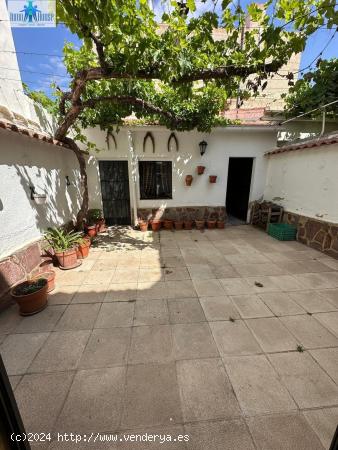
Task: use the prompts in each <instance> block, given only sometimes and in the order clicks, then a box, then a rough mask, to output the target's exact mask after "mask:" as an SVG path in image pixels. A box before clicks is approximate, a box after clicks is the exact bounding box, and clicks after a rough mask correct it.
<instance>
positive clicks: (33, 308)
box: [11, 279, 48, 316]
mask: <svg viewBox="0 0 338 450" xmlns="http://www.w3.org/2000/svg"><path fill="white" fill-rule="evenodd" d="M44 282H45V283H44V284H43V286H42V287H41V288H40V289H39V290H37V291H35V292H32V293H31V294H20V287H22V286H23V285H29V283H32V281H24V282H23V283H19V284H18V285H16V286H14V287H13V288H12V289H11V296H12V297H13V299H14V300H15V301H16V302H17V304H18V305H19V309H20V314H21V315H22V316H30V315H32V314H36V313H38V312H40V311H42V310H43V309H44V308H45V307H46V306H47V291H48V281H47V280H46V279H44ZM18 291H19V292H18Z"/></svg>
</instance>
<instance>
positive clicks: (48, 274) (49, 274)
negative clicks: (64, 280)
mask: <svg viewBox="0 0 338 450" xmlns="http://www.w3.org/2000/svg"><path fill="white" fill-rule="evenodd" d="M39 278H45V279H46V280H47V285H48V286H47V292H52V291H53V290H54V289H55V271H54V270H51V269H50V270H48V271H47V270H46V271H45V272H40V273H38V274H37V275H35V277H34V278H33V280H38V279H39Z"/></svg>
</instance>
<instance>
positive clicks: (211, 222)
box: [207, 219, 217, 230]
mask: <svg viewBox="0 0 338 450" xmlns="http://www.w3.org/2000/svg"><path fill="white" fill-rule="evenodd" d="M216 222H217V221H216V219H210V220H207V225H208V229H209V230H212V229H213V228H215V227H216Z"/></svg>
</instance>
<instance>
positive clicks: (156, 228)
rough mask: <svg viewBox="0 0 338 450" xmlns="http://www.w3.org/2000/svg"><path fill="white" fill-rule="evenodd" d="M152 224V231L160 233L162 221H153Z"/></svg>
mask: <svg viewBox="0 0 338 450" xmlns="http://www.w3.org/2000/svg"><path fill="white" fill-rule="evenodd" d="M150 223H151V229H152V230H153V231H160V229H161V221H160V219H152V220H151V222H150Z"/></svg>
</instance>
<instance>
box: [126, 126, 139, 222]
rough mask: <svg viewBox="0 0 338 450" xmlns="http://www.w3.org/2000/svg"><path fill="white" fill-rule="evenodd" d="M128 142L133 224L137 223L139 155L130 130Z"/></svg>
mask: <svg viewBox="0 0 338 450" xmlns="http://www.w3.org/2000/svg"><path fill="white" fill-rule="evenodd" d="M128 144H129V152H128V165H129V167H130V168H131V172H130V178H131V184H130V187H131V203H132V222H133V225H134V226H135V225H137V223H138V220H137V219H138V218H137V200H136V183H137V179H138V164H137V155H136V154H135V151H134V139H133V133H132V132H131V131H130V130H128Z"/></svg>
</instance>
